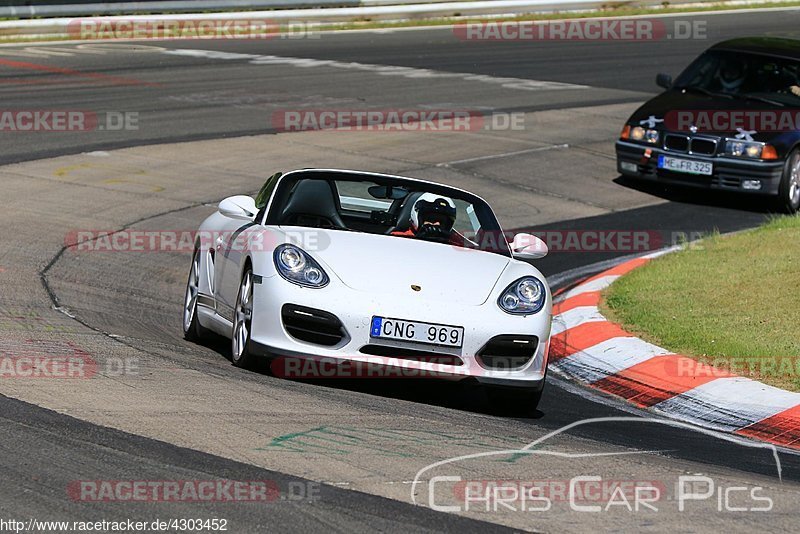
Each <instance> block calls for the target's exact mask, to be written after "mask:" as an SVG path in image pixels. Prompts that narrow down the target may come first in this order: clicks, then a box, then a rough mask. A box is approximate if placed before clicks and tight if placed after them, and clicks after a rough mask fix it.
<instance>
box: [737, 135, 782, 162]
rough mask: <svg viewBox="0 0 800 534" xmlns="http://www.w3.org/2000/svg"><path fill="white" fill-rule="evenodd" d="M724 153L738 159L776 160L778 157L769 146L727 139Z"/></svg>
mask: <svg viewBox="0 0 800 534" xmlns="http://www.w3.org/2000/svg"><path fill="white" fill-rule="evenodd" d="M725 153H726V154H728V155H729V156H736V157H738V158H757V159H777V157H778V156H777V153H776V152H775V148H774V147H772V146H771V145H765V144H764V143H758V142H755V141H741V140H739V139H728V140H727V141H726V142H725Z"/></svg>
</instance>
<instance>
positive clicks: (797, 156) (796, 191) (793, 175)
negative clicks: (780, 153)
mask: <svg viewBox="0 0 800 534" xmlns="http://www.w3.org/2000/svg"><path fill="white" fill-rule="evenodd" d="M776 207H777V209H778V210H779V211H781V212H784V213H797V211H798V210H800V150H794V151H793V152H792V153H791V154H789V157H788V158H786V166H785V167H784V169H783V178H782V179H781V184H780V187H778V198H777V203H776Z"/></svg>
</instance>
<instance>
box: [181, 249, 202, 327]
mask: <svg viewBox="0 0 800 534" xmlns="http://www.w3.org/2000/svg"><path fill="white" fill-rule="evenodd" d="M199 290H200V249H197V248H196V249H194V254H193V255H192V266H191V268H190V269H189V279H188V280H187V281H186V292H185V293H184V299H183V338H184V339H186V340H187V341H195V342H196V341H200V340H202V339H203V338H205V337H207V335H208V330H206V329H205V328H204V327H203V326H202V325H201V324H200V320H199V319H198V318H197V297H198V294H199Z"/></svg>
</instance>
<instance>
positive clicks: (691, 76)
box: [674, 50, 800, 106]
mask: <svg viewBox="0 0 800 534" xmlns="http://www.w3.org/2000/svg"><path fill="white" fill-rule="evenodd" d="M674 87H675V88H676V89H685V90H687V91H696V92H698V93H702V94H707V95H709V96H717V97H721V98H728V99H742V98H744V99H752V100H754V101H760V102H762V103H766V104H771V105H777V106H785V105H791V106H797V105H800V63H798V62H797V61H795V60H791V59H785V58H777V57H770V56H764V55H759V54H747V53H743V52H734V51H728V50H710V51H708V52H706V53H704V54H702V55H701V56H700V57H698V58H697V59H696V60H695V61H694V62H693V63H692V64H691V65H689V67H688V68H687V69H686V70H685V71H684V72H683V73H682V74H681V75H680V76H679V77H678V79H677V80H676V81H675V85H674Z"/></svg>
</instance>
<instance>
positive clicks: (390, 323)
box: [183, 169, 552, 409]
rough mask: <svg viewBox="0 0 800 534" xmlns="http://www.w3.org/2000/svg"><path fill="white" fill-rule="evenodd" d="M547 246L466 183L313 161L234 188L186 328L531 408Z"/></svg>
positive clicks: (548, 302)
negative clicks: (458, 385) (514, 227)
mask: <svg viewBox="0 0 800 534" xmlns="http://www.w3.org/2000/svg"><path fill="white" fill-rule="evenodd" d="M546 253H547V247H546V246H545V245H544V243H543V242H542V241H541V240H539V239H538V238H536V237H534V236H532V235H529V234H517V235H515V236H513V238H511V237H510V236H508V235H506V234H505V233H503V231H502V230H501V228H500V225H499V223H498V222H497V219H496V217H495V215H494V213H493V212H492V210H491V208H490V207H489V205H488V204H487V203H486V202H485V201H484V200H482V199H481V198H479V197H477V196H475V195H473V194H471V193H469V192H467V191H463V190H460V189H456V188H453V187H449V186H445V185H441V184H436V183H432V182H427V181H422V180H417V179H412V178H404V177H399V176H390V175H385V174H376V173H367V172H357V171H345V170H331V169H305V170H297V171H292V172H289V173H286V174H280V173H278V174H275V175H273V176H272V177H270V178H269V179H268V180H267V181H266V183H265V184H264V186H263V187H262V188H261V191H260V192H259V193H258V195H257V197H256V198H255V199H254V198H251V197H249V196H234V197H230V198H226V199H225V200H223V201H222V202H220V204H219V207H218V211H217V212H215V213H214V214H212V215H211V216H209V217H208V218H207V219H206V220H205V221H204V222H203V223H202V225H201V226H200V231H199V232H198V237H197V242H196V245H195V251H194V255H193V257H192V265H191V271H190V274H189V280H188V284H187V287H186V295H185V302H184V310H183V331H184V335H185V337H186V338H187V339H189V340H197V339H199V338H201V337H203V335H204V334H206V333H208V332H209V331H213V332H216V333H217V334H221V335H223V336H225V337H228V338H230V339H231V347H232V350H231V352H232V361H233V363H234V364H235V365H237V366H240V367H248V366H250V365H251V364H253V363H254V362H255V360H256V359H257V358H263V357H266V358H271V359H272V360H273V361H275V359H287V358H288V359H292V360H301V361H308V360H309V359H310V360H312V361H319V359H326V360H328V361H333V362H337V363H339V364H343V365H351V366H352V365H353V364H354V363H358V362H370V364H373V363H375V362H376V361H378V362H380V363H381V365H382V366H384V367H386V368H393V367H394V368H398V367H402V368H403V370H404V373H405V376H409V374H408V372H409V371H414V372H418V373H419V374H420V375H421V376H422V375H424V374H425V373H431V374H432V373H435V376H437V377H440V378H447V379H454V380H461V379H470V380H472V381H477V382H479V383H480V384H482V385H484V386H486V389H487V392H489V395H490V397H489V398H490V399H493V400H494V399H502V401H500V400H498V401H497V402H515V403H520V402H521V403H524V404H525V406H526V407H528V408H529V409H533V408H534V407H535V406H536V404H537V403H538V401H539V398H540V397H541V392H542V389H543V387H544V382H545V374H546V369H547V355H548V348H549V338H550V324H551V318H552V310H551V308H552V297H551V294H550V290H549V288H548V287H547V285H546V283H545V279H544V277H543V276H542V274H541V273H540V272H539V271H538V270H537V269H536V268H534V267H533V266H531V265H530V264H529V263H527V262H525V261H521V260H533V259H537V258H541V257H543V256H544V255H545V254H546Z"/></svg>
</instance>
